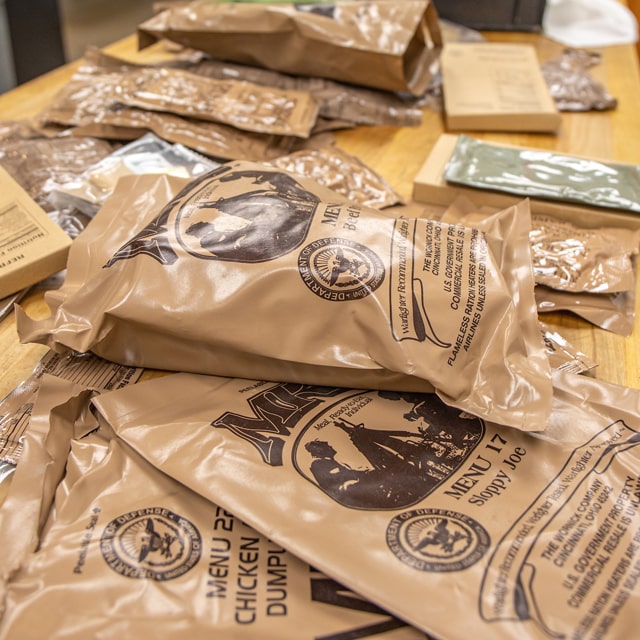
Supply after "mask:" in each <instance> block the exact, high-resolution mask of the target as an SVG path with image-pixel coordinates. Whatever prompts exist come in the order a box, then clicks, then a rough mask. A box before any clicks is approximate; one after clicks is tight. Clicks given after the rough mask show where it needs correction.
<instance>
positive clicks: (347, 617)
mask: <svg viewBox="0 0 640 640" xmlns="http://www.w3.org/2000/svg"><path fill="white" fill-rule="evenodd" d="M90 399H91V394H89V393H88V392H87V391H86V390H83V389H82V388H81V387H77V386H73V385H69V383H63V382H62V381H55V380H54V381H52V380H50V379H45V380H44V383H43V385H42V387H41V388H40V391H39V395H38V400H37V402H36V406H35V409H34V414H33V418H32V420H33V424H32V425H31V426H30V429H29V433H28V436H27V440H28V442H27V447H26V449H27V453H26V455H25V457H24V458H23V459H22V460H21V463H20V467H19V470H18V471H17V472H16V477H15V480H14V483H13V485H12V487H11V491H10V494H9V497H8V498H7V501H6V503H5V505H4V506H3V507H2V509H0V534H1V535H2V539H3V541H4V544H3V546H2V549H0V560H2V563H1V565H0V566H1V567H2V580H0V593H1V594H2V596H1V601H0V612H1V613H0V638H3V639H10V638H21V639H27V638H47V639H54V638H66V639H72V638H75V639H83V640H84V639H86V638H102V639H104V640H106V639H108V638H111V639H116V638H135V637H141V636H144V635H151V636H153V637H154V638H158V639H170V638H180V637H188V638H194V639H198V640H204V639H209V638H225V639H226V638H234V639H242V638H246V639H247V640H249V639H251V640H253V639H254V638H264V639H265V640H287V639H290V640H305V639H308V640H314V639H319V638H324V639H325V640H340V639H344V638H354V637H358V638H367V637H372V638H376V639H379V640H420V639H421V638H422V639H423V640H425V635H424V634H423V633H420V632H419V631H417V630H415V629H413V628H411V627H409V626H407V625H406V624H405V623H404V622H402V621H401V620H398V619H397V618H394V617H393V616H391V615H389V614H387V613H386V612H385V611H383V610H381V609H380V608H379V607H377V606H375V605H374V604H372V603H370V602H367V601H366V600H364V599H362V598H361V597H360V596H358V595H356V594H354V593H352V592H350V591H349V590H348V589H346V588H345V587H343V586H342V585H340V584H338V583H336V582H335V581H334V580H331V579H330V578H328V577H327V576H326V575H324V574H322V573H321V572H319V571H317V570H315V569H313V568H312V567H310V566H309V565H308V564H306V563H305V562H303V561H301V560H299V559H298V558H296V557H294V556H292V555H291V554H290V553H289V552H287V551H286V550H285V549H283V548H282V547H281V546H279V545H277V544H275V543H273V542H271V541H270V540H269V539H267V538H266V537H264V536H263V535H261V534H259V533H257V532H256V531H255V530H254V529H252V528H251V527H249V526H247V525H246V524H244V523H243V522H242V521H241V520H240V519H238V518H236V517H234V515H233V514H231V513H229V512H227V511H225V510H224V509H222V508H221V507H219V506H218V505H217V504H215V503H213V502H211V501H209V500H207V499H205V498H203V497H202V496H199V495H197V494H196V493H194V492H193V491H191V490H190V489H188V488H186V487H184V486H182V485H180V484H179V483H177V482H176V481H175V480H174V479H172V478H170V477H168V476H166V475H164V474H163V473H162V472H160V471H158V470H157V469H156V468H154V467H153V466H152V465H150V464H149V463H148V462H147V461H146V460H145V459H144V458H142V457H141V456H139V455H138V454H137V453H136V452H134V451H132V450H131V448H130V447H128V446H127V445H126V443H124V442H123V441H122V440H119V439H115V438H114V437H113V434H112V432H111V431H110V429H108V427H101V428H96V427H97V424H96V421H95V418H94V417H93V416H92V414H91V412H90V411H89V406H90V405H89V402H90ZM47 470H48V472H47Z"/></svg>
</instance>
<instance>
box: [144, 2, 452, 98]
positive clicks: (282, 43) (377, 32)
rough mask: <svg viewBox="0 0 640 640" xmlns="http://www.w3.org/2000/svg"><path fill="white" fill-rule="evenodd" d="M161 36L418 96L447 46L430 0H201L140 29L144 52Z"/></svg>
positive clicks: (249, 60) (231, 57)
mask: <svg viewBox="0 0 640 640" xmlns="http://www.w3.org/2000/svg"><path fill="white" fill-rule="evenodd" d="M160 39H167V40H170V41H172V42H177V43H179V44H183V45H186V46H189V47H191V48H193V49H196V50H199V51H203V52H205V53H208V54H209V55H211V56H213V57H214V58H217V59H221V60H227V61H232V62H239V63H243V64H249V65H255V66H261V67H266V68H267V69H273V70H275V71H282V72H285V73H292V74H296V75H302V76H317V77H321V78H330V79H333V80H338V81H341V82H347V83H351V84H355V85H364V86H368V87H373V88H376V89H384V90H387V91H408V92H410V93H413V94H414V95H421V94H422V93H423V92H424V91H425V89H426V88H427V86H428V84H429V80H430V77H431V72H430V66H431V64H432V63H433V62H435V61H436V60H437V59H438V56H439V54H440V50H441V48H442V41H441V36H440V29H439V25H438V20H437V14H436V10H435V8H434V6H433V4H432V3H431V2H430V1H429V0H404V1H403V2H391V1H390V0H380V1H378V2H364V1H362V2H360V1H354V2H351V1H347V2H339V3H336V4H329V3H327V4H322V5H296V4H272V5H269V4H265V5H263V4H253V3H246V4H242V3H240V4H230V3H216V2H202V3H200V2H196V3H190V4H189V5H187V6H184V7H172V8H169V9H167V10H166V11H163V12H162V13H159V14H158V15H156V16H154V17H153V18H151V19H149V20H147V21H146V22H144V23H142V24H140V25H139V26H138V42H139V46H140V48H141V49H142V48H144V47H147V46H149V45H150V44H153V43H154V42H156V41H157V40H160Z"/></svg>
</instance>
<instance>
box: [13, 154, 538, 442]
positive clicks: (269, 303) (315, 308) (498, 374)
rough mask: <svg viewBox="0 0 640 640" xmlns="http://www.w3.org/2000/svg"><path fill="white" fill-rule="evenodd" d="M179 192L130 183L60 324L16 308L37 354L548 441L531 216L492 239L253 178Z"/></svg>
mask: <svg viewBox="0 0 640 640" xmlns="http://www.w3.org/2000/svg"><path fill="white" fill-rule="evenodd" d="M171 184H172V183H171V182H168V178H166V177H153V176H142V177H140V178H138V179H137V180H131V179H129V178H123V179H122V180H120V182H119V183H118V188H117V189H116V191H115V192H114V194H113V195H112V197H111V198H110V199H109V200H108V201H107V203H106V204H105V205H104V206H103V207H102V209H101V210H100V211H99V212H98V214H97V215H96V216H95V217H94V219H93V220H92V221H91V223H90V224H89V225H88V227H87V229H86V230H85V233H83V234H82V235H81V236H80V238H78V240H77V241H76V242H75V243H74V245H73V246H72V248H71V252H70V257H69V261H68V269H67V281H66V282H65V285H64V286H63V287H62V288H61V289H60V290H59V291H57V292H50V293H48V294H47V298H46V299H47V301H48V303H49V305H50V307H51V309H52V313H51V316H50V317H49V318H45V319H43V320H41V321H34V320H30V319H29V318H28V317H27V316H26V315H25V314H24V313H22V312H21V310H20V309H19V308H17V309H18V311H17V321H18V327H19V328H18V331H19V334H20V337H21V340H23V341H25V342H42V343H44V344H47V345H49V346H50V347H51V348H55V349H59V348H61V347H67V348H71V349H74V350H76V351H81V352H84V351H89V350H91V351H93V352H94V353H96V354H97V355H100V356H102V357H105V358H107V359H109V360H113V361H116V362H120V363H123V364H128V365H135V366H143V367H150V368H157V369H165V370H173V371H194V372H196V373H212V374H220V375H229V376H238V377H247V376H248V375H250V374H253V376H254V377H258V378H264V379H271V380H285V381H295V382H305V383H313V384H339V385H342V386H346V387H358V388H392V389H401V390H429V391H432V390H433V389H434V387H435V389H437V392H438V393H439V394H440V395H441V397H443V399H445V400H446V402H448V403H451V404H453V405H456V406H459V407H460V408H464V409H465V410H467V411H470V412H473V413H475V414H478V415H482V416H483V417H489V416H491V417H492V418H493V419H495V420H496V421H497V422H501V423H504V424H510V425H513V426H516V427H518V428H523V429H530V428H535V429H540V428H543V426H544V423H545V420H546V416H548V412H549V404H550V392H551V382H550V377H549V376H550V374H549V363H548V359H547V357H546V354H545V353H544V347H543V344H542V340H541V336H540V331H539V327H538V322H537V314H536V311H535V301H534V298H533V276H532V270H531V261H530V251H529V244H528V232H529V223H530V219H529V211H528V208H527V207H526V203H524V204H522V205H521V206H519V207H512V208H510V209H507V210H505V211H503V212H500V213H498V214H496V215H495V216H494V217H492V218H490V219H489V220H488V221H487V222H486V225H484V226H483V227H482V228H481V229H480V230H478V229H471V228H466V227H463V226H462V225H449V224H445V223H441V222H438V221H433V220H426V219H418V218H415V219H412V218H406V219H403V218H402V217H394V216H392V215H388V214H385V213H383V212H379V211H377V210H375V209H371V208H367V207H363V206H361V205H358V204H356V203H354V202H352V201H349V200H347V199H346V198H344V197H342V196H340V195H339V194H337V193H335V192H333V191H330V190H327V189H325V188H323V187H321V186H320V185H318V184H317V183H315V182H314V181H311V180H309V179H306V178H301V177H298V176H296V175H294V174H289V173H286V172H284V171H281V170H278V169H274V168H273V167H269V166H265V165H259V164H253V163H242V162H234V163H228V164H226V165H224V166H222V167H221V168H220V169H218V170H215V171H213V172H211V173H209V174H206V175H205V176H203V177H202V178H200V179H196V180H195V181H193V182H191V183H189V185H188V186H187V187H186V188H185V189H183V190H182V191H181V192H180V193H179V194H178V195H177V196H176V197H175V198H173V200H171V197H170V196H169V195H168V194H169V192H170V191H171V190H172V187H171V188H170V186H171ZM173 184H175V183H173ZM173 193H175V192H173ZM167 203H168V204H167ZM301 317H303V318H304V319H305V321H304V322H301V321H300V318H301ZM496 336H500V340H499V341H497V340H496V339H495V337H496Z"/></svg>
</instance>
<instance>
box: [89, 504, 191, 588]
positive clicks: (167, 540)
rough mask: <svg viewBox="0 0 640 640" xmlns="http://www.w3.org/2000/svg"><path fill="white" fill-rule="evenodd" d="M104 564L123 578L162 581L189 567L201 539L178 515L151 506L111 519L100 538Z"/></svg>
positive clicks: (176, 576)
mask: <svg viewBox="0 0 640 640" xmlns="http://www.w3.org/2000/svg"><path fill="white" fill-rule="evenodd" d="M100 550H101V551H102V556H103V558H104V559H105V561H106V563H107V564H108V565H109V566H110V567H111V568H112V569H113V570H114V571H115V572H116V573H119V574H120V575H122V576H125V577H127V578H146V579H151V580H157V581H158V582H163V581H165V580H172V579H174V578H179V577H180V576H182V575H184V574H185V573H187V571H189V570H190V569H192V568H193V567H194V566H195V565H196V563H197V562H198V560H199V559H200V555H201V553H202V538H201V537H200V533H199V532H198V530H197V529H196V528H195V526H194V525H193V524H192V523H191V522H189V520H187V519H185V518H183V517H182V516H179V515H177V514H176V513H173V512H172V511H169V510H168V509H163V508H161V507H151V508H147V509H138V510H136V511H130V512H129V513H125V514H123V515H121V516H118V517H117V518H114V519H113V520H112V521H111V522H109V524H107V526H106V527H105V530H104V532H103V534H102V537H101V539H100Z"/></svg>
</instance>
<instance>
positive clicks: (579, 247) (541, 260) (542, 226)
mask: <svg viewBox="0 0 640 640" xmlns="http://www.w3.org/2000/svg"><path fill="white" fill-rule="evenodd" d="M531 226H532V229H531V233H530V239H531V251H532V252H533V273H534V277H535V280H536V283H537V284H543V285H546V286H547V287H552V288H553V289H559V290H562V291H569V292H585V293H615V292H618V291H629V290H631V289H635V283H636V273H635V271H636V264H635V261H634V257H635V256H636V255H637V254H638V245H639V244H640V234H639V232H638V230H637V229H635V230H630V229H622V228H614V227H609V228H599V229H585V228H580V227H578V226H576V225H573V224H571V223H569V222H566V221H563V220H558V219H557V218H554V217H552V216H532V219H531Z"/></svg>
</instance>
